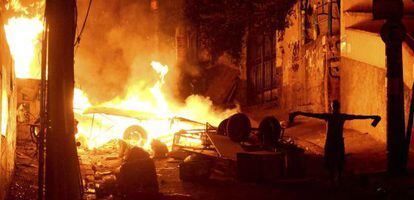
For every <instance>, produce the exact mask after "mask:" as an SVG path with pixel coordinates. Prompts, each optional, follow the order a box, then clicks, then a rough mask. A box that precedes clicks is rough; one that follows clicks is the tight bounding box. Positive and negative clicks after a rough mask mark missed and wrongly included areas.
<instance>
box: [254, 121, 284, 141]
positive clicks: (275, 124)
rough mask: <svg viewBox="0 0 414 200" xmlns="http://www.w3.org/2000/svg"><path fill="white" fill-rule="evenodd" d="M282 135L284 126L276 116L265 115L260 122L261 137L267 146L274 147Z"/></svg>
mask: <svg viewBox="0 0 414 200" xmlns="http://www.w3.org/2000/svg"><path fill="white" fill-rule="evenodd" d="M281 135H282V127H281V126H280V122H279V120H278V119H277V118H276V117H273V116H269V117H265V118H264V119H263V120H262V121H261V122H260V124H259V138H260V140H261V142H262V144H263V146H264V147H265V148H274V147H275V146H276V145H277V143H278V141H279V139H280V138H281Z"/></svg>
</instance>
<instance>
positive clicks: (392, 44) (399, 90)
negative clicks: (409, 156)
mask: <svg viewBox="0 0 414 200" xmlns="http://www.w3.org/2000/svg"><path fill="white" fill-rule="evenodd" d="M373 3H374V4H373V14H374V18H375V19H386V22H385V24H384V25H383V27H382V29H381V38H382V40H383V41H384V43H385V46H386V47H385V48H386V50H385V53H386V57H387V151H388V173H389V174H390V175H400V174H404V173H405V172H406V169H407V168H406V162H405V160H406V158H405V143H406V141H405V121H404V79H403V63H402V43H403V41H404V38H405V35H406V30H405V27H404V25H403V24H402V22H401V19H402V17H403V10H404V9H403V8H404V4H403V2H402V0H395V1H390V0H374V2H373Z"/></svg>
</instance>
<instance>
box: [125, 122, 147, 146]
mask: <svg viewBox="0 0 414 200" xmlns="http://www.w3.org/2000/svg"><path fill="white" fill-rule="evenodd" d="M147 138H148V135H147V132H146V131H145V129H144V128H142V127H141V126H138V125H132V126H130V127H128V128H127V129H125V131H124V134H123V139H124V140H133V141H137V142H138V145H139V146H140V147H142V146H144V145H145V143H146V142H147Z"/></svg>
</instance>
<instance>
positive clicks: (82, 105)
mask: <svg viewBox="0 0 414 200" xmlns="http://www.w3.org/2000/svg"><path fill="white" fill-rule="evenodd" d="M38 6H44V3H41V4H39V5H38ZM8 7H9V9H13V10H19V11H20V13H23V14H20V15H19V16H16V17H12V18H10V19H8V21H7V23H6V25H5V27H4V28H5V32H6V37H7V41H8V44H9V47H10V50H11V54H12V56H13V59H14V64H15V72H16V77H18V78H33V79H39V77H40V58H41V56H40V48H41V36H42V33H43V31H44V26H43V22H42V16H41V15H39V14H33V15H30V13H29V11H28V10H27V9H25V8H24V7H22V6H21V5H20V3H19V1H17V0H13V1H10V3H9V5H8ZM148 64H150V65H151V67H152V69H153V70H154V73H156V74H157V75H158V80H157V81H156V82H155V84H153V86H152V87H150V88H149V89H148V90H142V88H141V87H139V83H137V82H132V83H130V84H129V87H128V92H127V94H126V95H125V96H123V97H118V98H115V99H113V100H111V101H109V102H106V103H103V104H100V105H92V104H91V103H90V101H89V99H88V97H87V94H85V93H84V92H83V91H82V90H81V89H80V88H76V89H75V91H74V102H73V105H74V112H75V117H76V119H77V120H78V122H79V123H78V134H77V138H78V139H79V140H82V141H83V142H84V144H85V143H86V144H85V145H86V146H87V147H88V148H97V147H100V146H102V145H104V144H106V143H107V142H109V141H111V140H113V139H123V138H124V132H125V130H126V129H128V128H129V127H131V126H139V127H142V128H143V129H144V131H145V132H146V134H147V138H146V142H145V143H144V144H141V145H142V146H144V147H145V148H147V149H148V148H149V147H150V143H151V141H152V139H158V140H160V141H162V142H164V143H166V144H171V142H172V139H173V134H174V133H175V132H177V131H180V130H183V129H193V128H204V127H203V125H200V124H195V123H188V122H183V121H182V120H181V121H180V120H175V119H177V117H181V118H187V119H191V120H194V121H198V122H202V123H206V122H208V123H210V124H212V125H218V123H220V121H221V120H223V119H224V118H226V117H228V116H230V115H231V114H233V113H235V112H237V110H236V109H233V110H217V109H215V108H214V106H213V104H212V102H211V101H210V100H209V98H206V97H202V96H197V95H192V96H190V97H188V98H187V100H186V102H185V104H180V103H176V101H174V100H173V99H168V98H167V97H166V95H165V92H168V91H163V85H164V78H165V76H167V74H168V71H169V67H168V66H166V65H163V64H161V63H160V62H157V61H153V62H151V63H148ZM140 81H143V80H140ZM144 81H145V80H144ZM148 82H149V81H148ZM93 107H104V108H111V109H116V110H123V111H126V112H130V113H140V117H127V116H122V115H111V114H108V113H99V112H95V113H91V112H89V113H88V112H86V111H87V110H88V109H90V108H93ZM124 113H125V112H124ZM193 142H199V141H193Z"/></svg>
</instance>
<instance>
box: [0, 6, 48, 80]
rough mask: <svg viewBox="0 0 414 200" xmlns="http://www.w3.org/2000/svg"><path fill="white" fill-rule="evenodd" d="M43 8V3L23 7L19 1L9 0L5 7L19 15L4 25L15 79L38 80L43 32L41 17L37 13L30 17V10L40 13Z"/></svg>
mask: <svg viewBox="0 0 414 200" xmlns="http://www.w3.org/2000/svg"><path fill="white" fill-rule="evenodd" d="M43 7H44V1H39V2H34V3H32V4H30V5H28V7H25V6H23V5H22V4H21V3H20V1H18V0H11V1H9V2H8V4H7V5H6V8H7V10H9V11H13V12H14V13H18V15H19V16H15V17H12V18H10V19H8V20H7V23H6V24H5V25H4V30H5V33H6V39H7V43H8V45H9V48H10V52H11V54H12V57H13V60H14V67H15V73H16V77H17V78H34V79H39V78H40V57H41V56H39V55H40V49H41V36H42V33H43V31H44V26H43V23H42V17H43V16H42V15H41V14H37V13H36V14H33V15H30V14H31V13H30V9H32V8H34V9H37V10H39V11H37V12H40V10H42V8H43Z"/></svg>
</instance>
